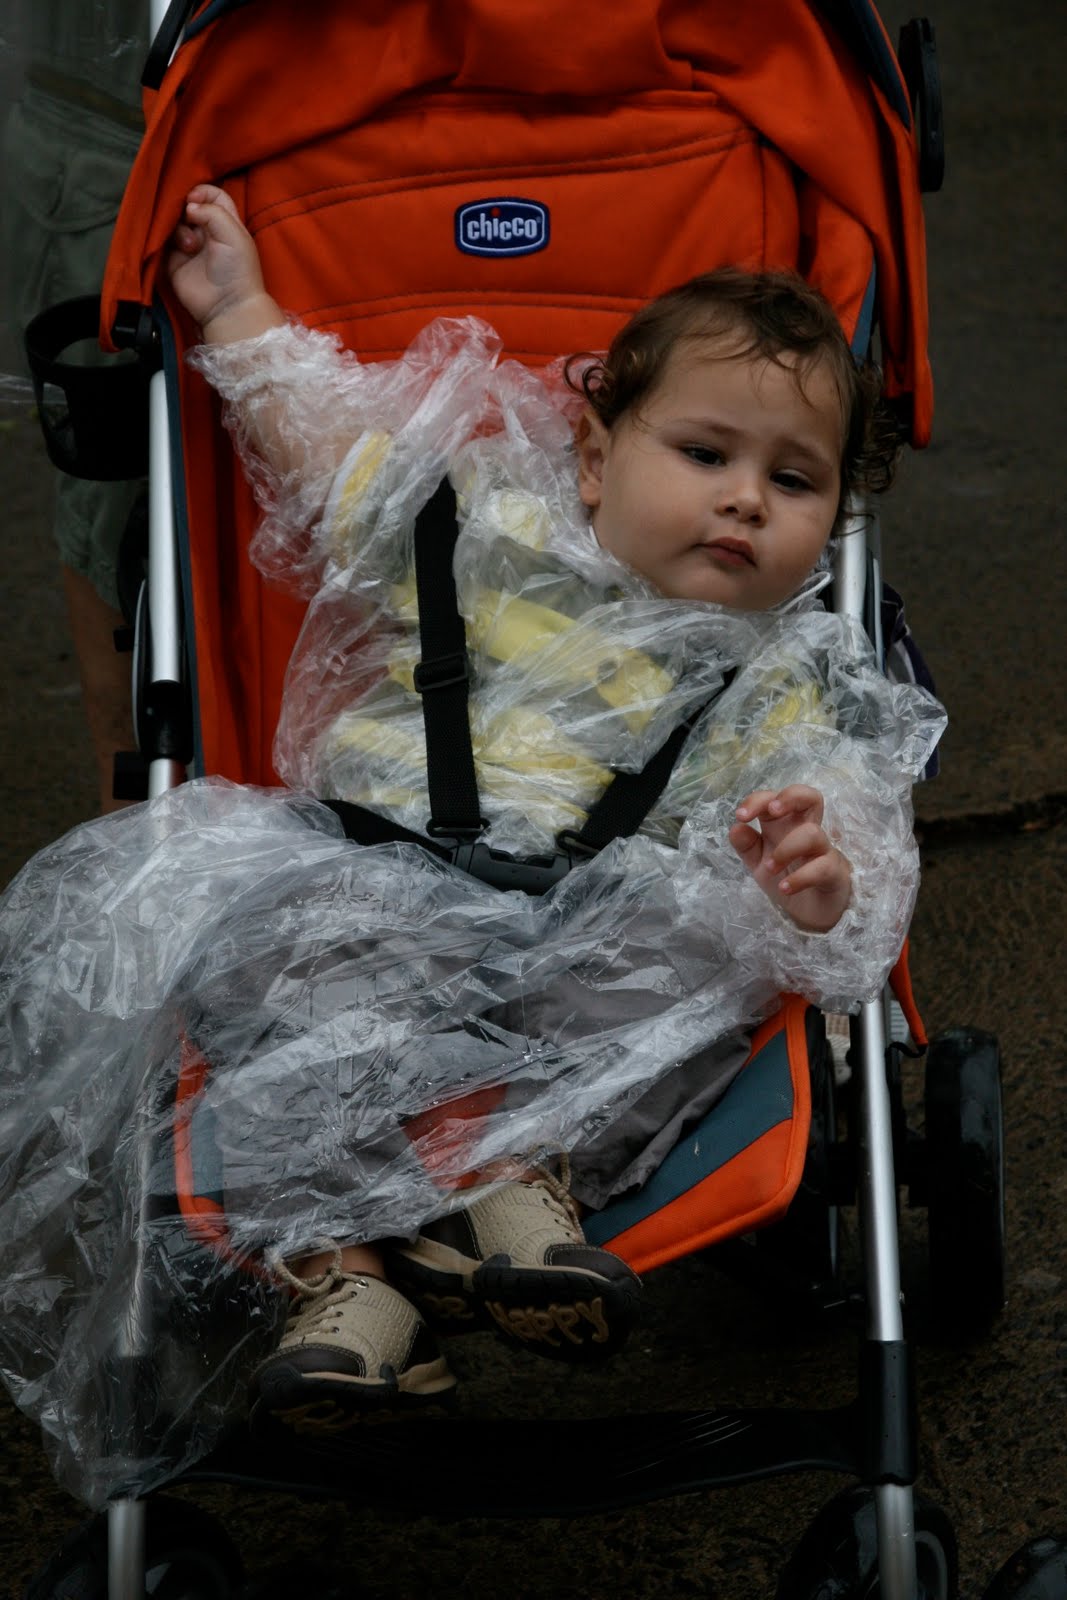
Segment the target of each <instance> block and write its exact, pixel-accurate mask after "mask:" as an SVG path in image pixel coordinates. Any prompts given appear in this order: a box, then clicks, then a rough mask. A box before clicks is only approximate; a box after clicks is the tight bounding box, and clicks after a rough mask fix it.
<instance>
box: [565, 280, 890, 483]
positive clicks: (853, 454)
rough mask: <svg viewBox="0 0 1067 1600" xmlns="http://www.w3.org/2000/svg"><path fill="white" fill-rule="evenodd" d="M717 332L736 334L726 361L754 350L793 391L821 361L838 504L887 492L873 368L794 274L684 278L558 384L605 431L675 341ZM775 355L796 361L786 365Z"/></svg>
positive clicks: (886, 450) (884, 413) (883, 425)
mask: <svg viewBox="0 0 1067 1600" xmlns="http://www.w3.org/2000/svg"><path fill="white" fill-rule="evenodd" d="M723 334H739V335H740V336H741V340H742V342H741V343H740V345H737V344H731V348H730V356H731V358H736V357H738V356H741V357H744V356H759V357H761V358H763V359H764V360H768V361H774V362H776V363H777V364H778V365H779V366H788V368H789V370H790V371H792V372H793V374H794V375H795V377H796V381H797V383H798V384H799V385H800V387H801V389H803V387H804V380H805V377H806V375H807V374H808V373H809V372H810V371H811V369H812V368H813V367H814V366H816V365H818V364H821V363H825V364H826V365H827V366H828V367H829V369H830V372H831V374H832V376H833V379H834V383H835V385H836V387H837V392H838V395H839V397H840V401H841V414H842V416H843V418H844V420H845V427H844V438H843V444H842V450H841V506H842V508H843V507H844V505H845V502H846V500H847V499H848V498H849V496H850V495H852V494H861V493H872V494H878V493H881V492H882V491H883V490H885V489H888V487H889V485H890V484H891V483H892V481H893V473H894V470H895V467H896V462H897V458H898V456H899V454H900V447H901V443H902V439H901V433H900V429H899V426H898V424H897V423H896V421H895V420H894V418H893V417H892V414H891V413H890V412H889V410H888V409H887V407H886V406H885V404H884V401H883V398H882V379H881V373H880V371H879V369H878V367H877V366H876V365H875V364H874V362H872V361H869V360H868V361H864V362H857V361H856V359H855V357H854V356H853V354H852V351H851V350H850V349H849V346H848V341H847V340H846V338H845V335H844V332H843V330H842V328H841V324H840V323H839V322H838V320H837V316H836V314H835V312H834V310H833V307H832V306H831V305H830V303H829V301H828V300H827V299H826V298H825V297H824V296H823V295H821V294H820V293H819V291H818V290H817V289H813V288H812V287H811V285H810V284H808V283H806V282H805V281H804V279H803V278H802V277H801V276H800V275H799V273H796V272H745V271H743V270H742V269H741V268H739V267H720V268H718V269H717V270H716V271H714V272H706V273H702V274H701V276H700V277H697V278H691V279H690V280H689V281H688V283H683V284H680V285H679V286H678V288H676V289H670V290H668V291H667V293H666V294H662V295H659V296H658V297H657V298H656V299H655V300H650V301H649V303H648V304H647V305H645V306H642V308H641V309H640V311H638V312H636V313H635V315H634V316H632V317H631V318H630V320H629V322H627V323H626V325H625V326H624V327H623V328H621V329H620V330H619V332H618V333H617V334H616V335H615V338H614V339H613V340H612V342H611V347H610V349H609V350H608V353H607V355H606V356H595V355H590V354H589V353H585V354H579V355H574V356H571V358H570V360H569V361H568V362H567V364H566V367H565V374H566V380H567V383H568V385H569V386H570V388H571V389H572V390H573V391H574V393H576V394H580V395H582V396H584V398H585V399H586V401H587V402H588V404H589V406H590V408H591V410H592V411H593V413H594V414H595V415H596V416H597V417H599V419H600V421H601V422H602V423H603V424H604V426H605V427H606V428H611V427H613V426H614V424H615V423H616V422H617V421H618V420H619V418H620V417H622V416H624V415H625V414H626V413H627V412H634V411H638V412H639V410H640V406H641V403H642V402H643V401H644V400H645V399H647V398H648V396H649V395H650V394H651V393H652V391H653V390H654V389H655V387H656V385H657V384H658V383H659V382H660V381H661V379H662V377H663V375H664V372H665V371H666V368H667V363H668V361H669V360H670V357H671V355H672V354H673V352H674V351H675V350H676V349H677V348H678V346H679V345H680V344H682V343H684V342H686V341H694V342H699V341H701V340H714V339H719V338H721V336H722V335H723ZM785 355H790V356H793V357H795V358H796V359H795V360H794V361H790V362H788V363H786V362H784V361H783V360H782V357H783V356H785ZM579 363H582V364H583V365H582V370H581V371H580V372H578V371H577V370H576V369H577V367H578V364H579Z"/></svg>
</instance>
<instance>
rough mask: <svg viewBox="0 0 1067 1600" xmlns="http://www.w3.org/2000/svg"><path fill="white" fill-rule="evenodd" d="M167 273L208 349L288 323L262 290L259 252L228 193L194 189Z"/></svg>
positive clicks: (203, 185)
mask: <svg viewBox="0 0 1067 1600" xmlns="http://www.w3.org/2000/svg"><path fill="white" fill-rule="evenodd" d="M171 243H172V249H171V252H170V254H169V256H168V257H167V263H166V265H167V273H168V276H169V277H170V281H171V285H172V287H173V289H174V293H175V294H176V295H177V297H178V299H179V300H180V301H181V303H182V305H183V306H184V307H185V309H186V311H188V313H189V315H190V316H191V317H192V318H193V319H194V320H195V321H196V322H198V323H199V324H200V329H201V332H202V333H203V336H204V339H205V341H206V342H207V343H208V344H230V343H232V342H233V340H235V339H247V338H252V337H254V336H255V335H256V334H258V333H263V332H265V331H266V329H267V328H271V327H275V326H277V324H278V323H280V322H284V320H285V318H284V316H283V314H282V312H281V311H280V310H279V308H278V306H277V305H276V304H275V302H274V301H273V300H272V299H271V298H270V296H269V295H268V294H267V292H266V290H265V288H264V287H263V275H262V273H261V271H260V265H259V252H258V251H257V249H256V246H255V242H254V241H253V239H252V235H251V234H250V233H249V232H248V230H247V228H246V227H245V225H244V223H243V222H242V221H241V219H240V217H239V216H238V215H237V207H236V206H235V205H234V203H233V201H232V200H231V199H230V196H229V195H228V194H227V193H226V192H225V190H224V189H219V188H216V187H215V185H214V184H210V183H200V184H197V186H196V188H195V189H191V190H190V192H189V194H188V196H187V197H186V202H185V211H184V213H183V216H182V221H181V222H180V223H179V224H178V226H177V228H176V229H175V230H174V234H173V237H172V240H171Z"/></svg>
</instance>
